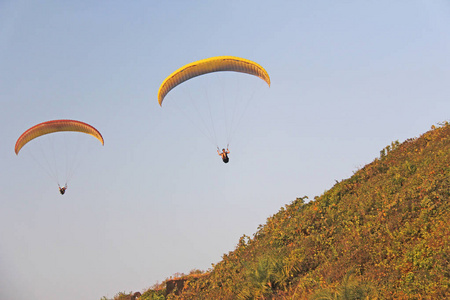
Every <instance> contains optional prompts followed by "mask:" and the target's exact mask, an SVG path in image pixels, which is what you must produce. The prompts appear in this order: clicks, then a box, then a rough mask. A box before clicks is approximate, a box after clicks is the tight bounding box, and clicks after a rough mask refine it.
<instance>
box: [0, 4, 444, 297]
mask: <svg viewBox="0 0 450 300" xmlns="http://www.w3.org/2000/svg"><path fill="white" fill-rule="evenodd" d="M449 37H450V3H449V2H448V1H445V0H441V1H439V0H432V1H429V0H427V1H425V0H408V1H406V0H405V1H402V0H399V1H388V0H382V1H356V0H355V1H351V0H349V1H332V0H329V1H325V0H323V1H322V0H319V1H303V0H297V1H265V0H258V1H253V0H249V1H235V0H230V1H143V0H137V1H116V0H112V1H85V0H80V1H46V0H44V1H29V0H14V1H10V0H0V104H1V109H0V137H1V141H2V142H1V143H0V168H1V171H0V298H1V299H10V300H21V299H30V298H32V299H36V300H39V299H46V300H53V299H55V300H56V299H66V300H75V299H77V300H78V299H100V298H101V297H103V296H106V297H108V298H113V297H114V295H115V294H117V293H118V292H130V291H143V290H145V289H147V288H149V287H150V286H152V285H153V284H155V283H157V282H162V281H163V280H165V279H166V278H168V277H169V276H171V275H173V274H175V273H177V272H183V273H189V271H191V270H193V269H201V270H207V269H209V268H211V266H212V264H214V263H217V262H219V261H220V260H221V257H222V255H223V254H225V253H228V252H229V251H232V250H233V249H234V248H235V247H236V245H237V243H238V240H239V238H240V237H241V236H242V235H244V234H245V235H248V236H252V235H253V234H254V233H255V232H256V231H257V228H258V226H259V225H260V224H264V223H265V222H266V220H267V218H269V217H270V216H271V215H273V214H275V213H276V212H277V211H278V210H279V209H280V208H281V207H283V206H284V205H286V204H289V203H290V202H292V201H293V200H295V199H296V198H297V197H303V196H308V198H309V199H310V200H313V199H314V197H315V196H320V195H321V194H323V192H324V191H326V190H328V189H330V188H331V187H332V186H333V184H334V183H335V181H336V180H342V179H346V178H349V177H350V176H352V174H353V172H355V171H357V170H358V169H359V168H361V167H363V166H364V165H366V164H368V163H370V162H372V161H373V160H374V159H375V158H376V157H379V153H380V150H381V149H383V148H384V147H386V146H387V145H389V144H390V143H391V142H392V141H395V140H399V141H400V142H402V141H404V140H406V139H408V138H414V137H418V136H420V135H421V134H423V133H424V132H426V131H428V130H429V129H430V127H431V126H432V125H436V124H437V123H439V122H443V121H448V120H449V119H450V101H449V99H450V85H449V82H450V59H449V53H450V38H449ZM220 55H231V56H238V57H243V58H246V59H249V60H252V61H255V62H257V63H258V64H260V65H261V66H263V67H264V68H265V69H266V70H267V72H268V73H269V75H270V78H271V86H270V88H269V87H268V86H267V85H266V84H265V83H264V82H263V81H261V80H260V79H258V78H255V77H252V76H250V75H242V74H238V75H236V74H227V75H226V76H225V77H221V76H222V74H220V75H218V76H216V75H211V76H209V75H205V76H202V77H198V78H195V79H193V80H191V81H188V82H185V83H183V84H182V85H180V86H178V87H176V88H175V89H174V90H173V91H172V92H171V93H170V94H169V95H168V96H167V98H166V99H165V103H164V104H163V106H162V107H160V106H159V105H158V102H157V93H158V89H159V86H160V84H161V83H162V81H163V80H164V79H165V78H166V77H167V76H168V75H169V74H171V73H172V72H173V71H175V70H176V69H178V68H179V67H181V66H183V65H185V64H188V63H190V62H193V61H197V60H200V59H204V58H208V57H213V56H220ZM224 75H225V73H224ZM228 75H230V76H228ZM234 76H236V78H237V80H236V82H237V83H236V85H235V86H239V87H238V88H236V87H235V88H234V93H235V94H239V95H240V94H241V93H247V92H248V91H250V90H251V91H252V92H251V93H249V94H248V95H249V101H248V106H245V107H243V108H242V107H241V108H240V109H241V112H242V116H243V117H242V119H241V122H240V123H239V126H238V128H237V129H236V131H235V133H233V139H232V141H233V142H231V143H230V151H231V153H230V162H229V163H228V164H224V163H223V162H222V161H221V160H220V157H219V156H218V155H217V153H216V146H219V147H224V146H225V144H224V142H220V145H219V144H217V145H215V144H214V143H211V142H210V141H209V140H208V139H207V138H206V137H205V135H204V134H203V131H202V129H201V128H200V127H199V126H198V125H196V124H195V122H196V121H199V120H201V119H202V118H203V117H201V116H196V115H195V114H194V113H192V114H191V112H189V111H187V112H185V111H184V109H185V108H184V107H183V106H184V103H188V102H187V100H186V99H187V98H189V97H191V96H190V95H191V93H193V94H195V93H197V92H198V89H199V90H200V92H199V93H204V94H206V93H207V94H208V97H207V101H209V102H200V103H210V104H208V107H209V105H211V106H212V107H213V110H210V112H211V111H214V112H216V110H214V109H217V108H218V110H217V111H218V113H221V109H220V107H219V106H218V105H219V103H220V105H222V102H224V103H227V104H226V105H225V106H231V105H228V102H227V101H232V100H231V99H230V100H229V98H228V97H229V96H228V94H227V96H226V100H225V101H224V100H221V101H216V102H214V99H215V97H216V96H215V95H216V94H212V92H210V91H209V90H208V89H210V88H211V89H215V88H214V87H215V85H213V84H210V82H209V81H208V80H212V81H215V83H219V86H220V84H221V83H222V81H223V82H227V81H228V83H227V84H228V86H231V87H230V88H231V89H233V83H232V82H233V81H232V80H234ZM230 77H231V78H233V79H232V80H230ZM222 78H224V79H222ZM247 87H248V89H247ZM216 89H219V90H220V89H221V88H216ZM228 89H229V87H227V88H226V90H227V91H228ZM210 93H211V96H209V95H210ZM218 93H219V94H220V93H225V92H220V91H219V92H218ZM195 95H197V94H195ZM213 95H214V96H213ZM222 95H223V94H222ZM192 97H193V98H195V99H197V96H192ZM183 100H185V101H184V102H183ZM175 103H176V104H175ZM230 103H231V102H230ZM166 104H167V105H166ZM177 105H178V106H179V108H176V107H177ZM199 106H200V107H202V109H204V108H205V106H207V105H205V104H199ZM215 106H216V107H215ZM214 107H215V108H214ZM221 107H223V106H221ZM189 108H190V106H189V105H187V109H189ZM217 118H219V117H217ZM55 119H74V120H80V121H83V122H86V123H89V124H91V125H92V126H94V127H95V128H97V129H98V130H99V131H100V132H101V133H102V135H103V138H104V140H105V144H104V146H101V145H100V144H99V143H98V142H96V140H95V139H93V138H92V137H90V136H87V135H81V137H80V134H70V133H66V134H64V139H67V140H69V143H73V144H71V146H69V147H66V148H68V150H67V149H66V150H67V151H69V152H70V151H71V150H74V148H76V147H75V146H72V145H83V146H81V148H82V149H81V154H80V162H79V163H78V164H79V165H77V168H76V171H75V172H74V175H73V177H72V179H71V180H70V183H69V185H68V190H67V192H66V194H65V195H63V196H62V195H60V194H59V192H58V189H57V183H56V182H55V180H54V179H53V178H52V177H51V176H49V175H48V173H47V172H46V171H45V168H44V167H43V166H42V165H41V164H40V163H37V159H36V157H39V155H41V154H43V155H45V153H48V152H50V151H52V152H54V154H53V156H54V157H56V158H60V157H61V156H63V154H62V153H60V150H56V151H54V150H53V149H54V148H53V146H48V144H52V143H53V140H51V139H49V138H50V135H48V136H47V137H42V138H38V139H36V140H34V141H32V142H30V143H29V144H27V145H26V146H25V147H24V148H23V149H22V150H21V152H20V153H19V155H15V153H14V145H15V143H16V140H17V138H18V137H19V136H20V135H21V134H22V133H23V132H24V131H25V130H26V129H28V128H29V127H31V126H33V125H35V124H38V123H41V122H44V121H48V120H55ZM206 119H208V117H206ZM211 119H213V120H216V116H214V117H211ZM221 124H222V123H220V124H219V123H218V124H217V125H214V126H217V133H218V134H220V130H221V126H222V125H221ZM214 128H215V127H214ZM61 136H63V135H59V137H61ZM54 137H55V139H57V138H58V134H54ZM72 137H73V139H72ZM52 138H53V137H52ZM38 140H39V141H38ZM80 140H81V141H82V142H81V141H80ZM74 141H75V142H74ZM35 142H36V143H35ZM58 142H59V141H58V140H57V141H56V143H58ZM38 143H41V144H42V145H43V146H42V147H44V148H43V149H47V150H44V151H40V150H38V148H37V146H36V145H38ZM69 145H70V144H69ZM84 145H86V146H84ZM45 147H47V148H45ZM49 149H52V150H49ZM56 149H59V148H56ZM77 151H78V150H77ZM61 152H64V151H62V150H61ZM76 153H78V152H76ZM64 155H65V154H64ZM58 166H59V165H58ZM61 184H63V182H61Z"/></svg>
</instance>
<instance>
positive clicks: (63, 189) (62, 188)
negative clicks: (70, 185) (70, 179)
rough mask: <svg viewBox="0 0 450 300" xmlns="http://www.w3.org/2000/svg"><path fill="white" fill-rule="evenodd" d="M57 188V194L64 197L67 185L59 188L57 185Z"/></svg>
mask: <svg viewBox="0 0 450 300" xmlns="http://www.w3.org/2000/svg"><path fill="white" fill-rule="evenodd" d="M58 188H59V193H60V194H61V195H64V193H65V192H66V190H67V183H66V184H65V185H64V186H63V187H60V186H59V185H58Z"/></svg>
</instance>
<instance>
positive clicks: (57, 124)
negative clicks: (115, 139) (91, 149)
mask: <svg viewBox="0 0 450 300" xmlns="http://www.w3.org/2000/svg"><path fill="white" fill-rule="evenodd" d="M59 131H74V132H84V133H87V134H90V135H92V136H93V137H95V138H96V139H98V140H99V141H100V142H101V143H102V145H103V144H104V141H103V137H102V135H101V134H100V132H99V131H98V130H97V129H95V128H94V127H92V126H91V125H89V124H86V123H83V122H80V121H75V120H53V121H47V122H43V123H40V124H37V125H35V126H33V127H31V128H30V129H28V130H27V131H25V132H24V133H23V134H22V135H21V136H20V137H19V139H18V140H17V142H16V146H15V148H14V151H15V152H16V154H19V151H20V149H22V147H23V146H25V144H26V143H28V142H29V141H31V140H33V139H35V138H37V137H40V136H42V135H45V134H49V133H53V132H59Z"/></svg>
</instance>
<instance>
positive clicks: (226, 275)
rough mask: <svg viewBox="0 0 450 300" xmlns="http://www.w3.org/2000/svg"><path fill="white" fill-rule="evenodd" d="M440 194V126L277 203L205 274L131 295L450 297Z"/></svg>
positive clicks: (448, 216) (449, 130) (443, 184)
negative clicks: (345, 175) (309, 195)
mask: <svg viewBox="0 0 450 300" xmlns="http://www.w3.org/2000/svg"><path fill="white" fill-rule="evenodd" d="M449 198H450V125H449V124H448V123H445V124H443V125H442V126H440V127H437V128H435V127H434V126H433V129H432V130H431V131H429V132H427V133H425V134H423V135H422V136H421V137H419V138H415V139H409V140H407V141H405V142H403V143H401V144H399V143H398V142H394V143H392V144H391V145H390V146H388V147H386V148H385V149H383V150H382V151H381V152H380V157H379V158H376V159H375V160H374V161H373V162H372V163H370V164H368V165H366V166H365V167H364V168H362V169H360V170H358V171H356V172H354V175H353V176H352V177H351V178H349V179H346V180H343V181H340V182H337V183H336V184H335V185H334V186H333V188H331V189H330V190H328V191H326V192H325V193H324V194H323V195H321V196H320V197H316V198H315V199H314V200H312V201H308V202H307V200H306V197H304V198H297V199H296V200H295V201H293V202H292V203H290V204H288V205H286V206H285V207H283V208H281V209H280V211H279V212H278V213H276V214H275V215H273V216H271V217H270V218H268V219H267V223H266V224H264V225H261V226H260V227H259V228H258V229H257V231H256V233H255V234H254V236H253V237H247V236H243V237H241V239H240V240H239V243H238V245H237V246H236V249H235V250H234V251H231V252H229V253H228V254H225V255H223V259H222V261H220V262H219V263H218V264H216V265H214V266H213V268H212V269H211V270H209V271H208V272H205V273H203V274H198V273H199V272H194V273H195V274H191V275H185V276H182V277H181V278H177V279H168V280H166V281H165V282H163V284H161V285H160V286H159V287H158V286H155V287H154V288H152V289H149V290H147V291H145V292H143V293H142V296H141V297H140V298H139V299H141V300H150V299H422V298H423V299H450V263H449V261H450V226H449V222H450V221H449V220H450V205H449ZM130 295H131V294H130ZM126 297H130V296H127V295H124V294H120V295H117V296H116V298H115V299H127V298H126ZM129 299H131V298H129Z"/></svg>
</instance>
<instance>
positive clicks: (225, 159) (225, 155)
mask: <svg viewBox="0 0 450 300" xmlns="http://www.w3.org/2000/svg"><path fill="white" fill-rule="evenodd" d="M217 153H218V154H219V155H220V157H222V161H223V162H224V163H228V162H229V161H230V158H229V157H228V154H230V150H228V148H227V150H225V149H222V152H220V151H219V148H217Z"/></svg>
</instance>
